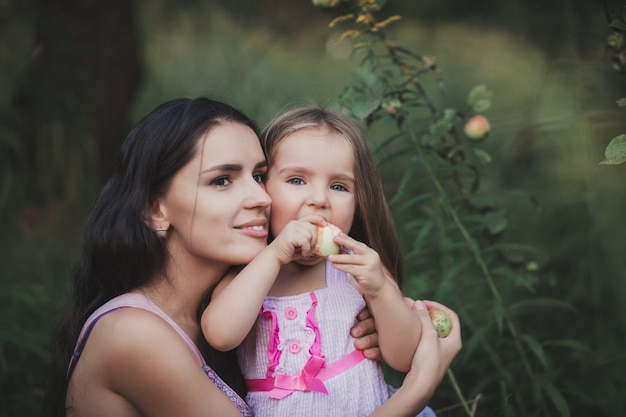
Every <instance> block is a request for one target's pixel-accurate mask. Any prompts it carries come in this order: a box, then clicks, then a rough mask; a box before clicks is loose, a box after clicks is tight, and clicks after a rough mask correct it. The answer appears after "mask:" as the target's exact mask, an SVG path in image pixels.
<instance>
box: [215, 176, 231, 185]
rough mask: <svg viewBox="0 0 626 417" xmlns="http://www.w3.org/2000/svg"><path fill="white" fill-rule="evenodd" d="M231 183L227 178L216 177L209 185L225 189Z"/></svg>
mask: <svg viewBox="0 0 626 417" xmlns="http://www.w3.org/2000/svg"><path fill="white" fill-rule="evenodd" d="M230 183H231V181H230V179H229V178H228V177H218V178H216V179H214V180H213V181H212V182H211V185H215V186H217V187H226V186H227V185H229V184H230Z"/></svg>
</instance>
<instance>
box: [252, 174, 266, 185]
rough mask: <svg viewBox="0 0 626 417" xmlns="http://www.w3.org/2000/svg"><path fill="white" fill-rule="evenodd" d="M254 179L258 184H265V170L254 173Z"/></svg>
mask: <svg viewBox="0 0 626 417" xmlns="http://www.w3.org/2000/svg"><path fill="white" fill-rule="evenodd" d="M254 180H255V181H256V182H258V183H259V184H265V181H266V180H267V174H266V173H265V172H263V173H260V174H255V175H254Z"/></svg>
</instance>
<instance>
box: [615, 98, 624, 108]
mask: <svg viewBox="0 0 626 417" xmlns="http://www.w3.org/2000/svg"><path fill="white" fill-rule="evenodd" d="M616 103H617V105H618V106H620V107H626V97H624V98H620V99H619V100H617V101H616Z"/></svg>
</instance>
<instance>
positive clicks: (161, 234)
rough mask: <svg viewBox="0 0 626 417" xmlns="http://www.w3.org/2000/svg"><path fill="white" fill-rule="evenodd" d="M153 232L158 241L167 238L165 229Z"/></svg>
mask: <svg viewBox="0 0 626 417" xmlns="http://www.w3.org/2000/svg"><path fill="white" fill-rule="evenodd" d="M155 232H156V235H157V237H158V238H160V239H165V238H166V237H167V229H157V230H155Z"/></svg>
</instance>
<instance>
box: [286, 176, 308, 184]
mask: <svg viewBox="0 0 626 417" xmlns="http://www.w3.org/2000/svg"><path fill="white" fill-rule="evenodd" d="M287 182H288V183H289V184H293V185H302V184H304V180H303V179H302V178H297V177H296V178H289V179H288V180H287Z"/></svg>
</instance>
